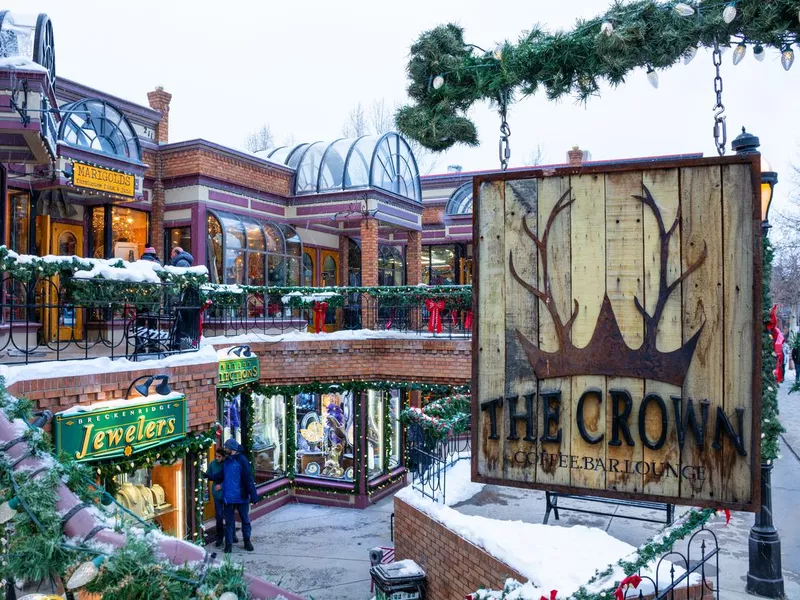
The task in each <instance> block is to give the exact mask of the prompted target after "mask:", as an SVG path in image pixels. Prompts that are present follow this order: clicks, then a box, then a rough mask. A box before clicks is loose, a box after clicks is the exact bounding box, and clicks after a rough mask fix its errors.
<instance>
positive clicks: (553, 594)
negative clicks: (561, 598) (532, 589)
mask: <svg viewBox="0 0 800 600" xmlns="http://www.w3.org/2000/svg"><path fill="white" fill-rule="evenodd" d="M556 598H558V590H550V597H549V598H545V597H544V596H542V597H541V598H540V599H539V600H556Z"/></svg>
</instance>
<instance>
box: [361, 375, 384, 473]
mask: <svg viewBox="0 0 800 600" xmlns="http://www.w3.org/2000/svg"><path fill="white" fill-rule="evenodd" d="M384 403H385V396H384V393H383V392H380V391H375V390H369V391H368V392H367V454H366V456H365V459H366V461H367V476H368V477H369V478H370V479H372V478H373V477H377V476H378V475H381V474H383V471H384V468H385V465H384V464H383V458H384V452H383V449H384V443H385V442H386V440H384V439H383V419H384V415H385V407H384Z"/></svg>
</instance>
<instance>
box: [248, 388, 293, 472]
mask: <svg viewBox="0 0 800 600" xmlns="http://www.w3.org/2000/svg"><path fill="white" fill-rule="evenodd" d="M252 422H253V423H252V435H251V440H252V452H253V470H254V471H255V480H256V485H258V484H260V483H266V482H267V481H271V480H272V479H276V478H278V477H282V476H283V475H284V474H285V473H286V403H285V402H284V398H283V396H272V397H267V396H263V395H261V394H253V418H252Z"/></svg>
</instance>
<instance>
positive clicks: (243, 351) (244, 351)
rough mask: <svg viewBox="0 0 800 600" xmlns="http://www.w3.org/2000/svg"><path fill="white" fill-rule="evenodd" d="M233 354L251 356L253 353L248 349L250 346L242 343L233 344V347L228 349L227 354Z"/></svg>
mask: <svg viewBox="0 0 800 600" xmlns="http://www.w3.org/2000/svg"><path fill="white" fill-rule="evenodd" d="M231 354H234V355H236V356H239V357H242V356H245V357H249V356H253V353H252V352H251V351H250V346H248V345H246V344H243V345H241V346H234V347H233V348H229V349H228V355H231Z"/></svg>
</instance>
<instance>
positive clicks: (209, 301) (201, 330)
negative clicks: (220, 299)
mask: <svg viewBox="0 0 800 600" xmlns="http://www.w3.org/2000/svg"><path fill="white" fill-rule="evenodd" d="M212 304H214V303H213V302H212V301H211V300H206V301H205V303H204V304H203V306H201V307H200V325H199V326H198V329H199V330H200V331H199V335H198V336H197V339H200V338H202V337H203V313H204V312H206V311H207V310H208V309H209V308H210V307H211V305H212Z"/></svg>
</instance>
